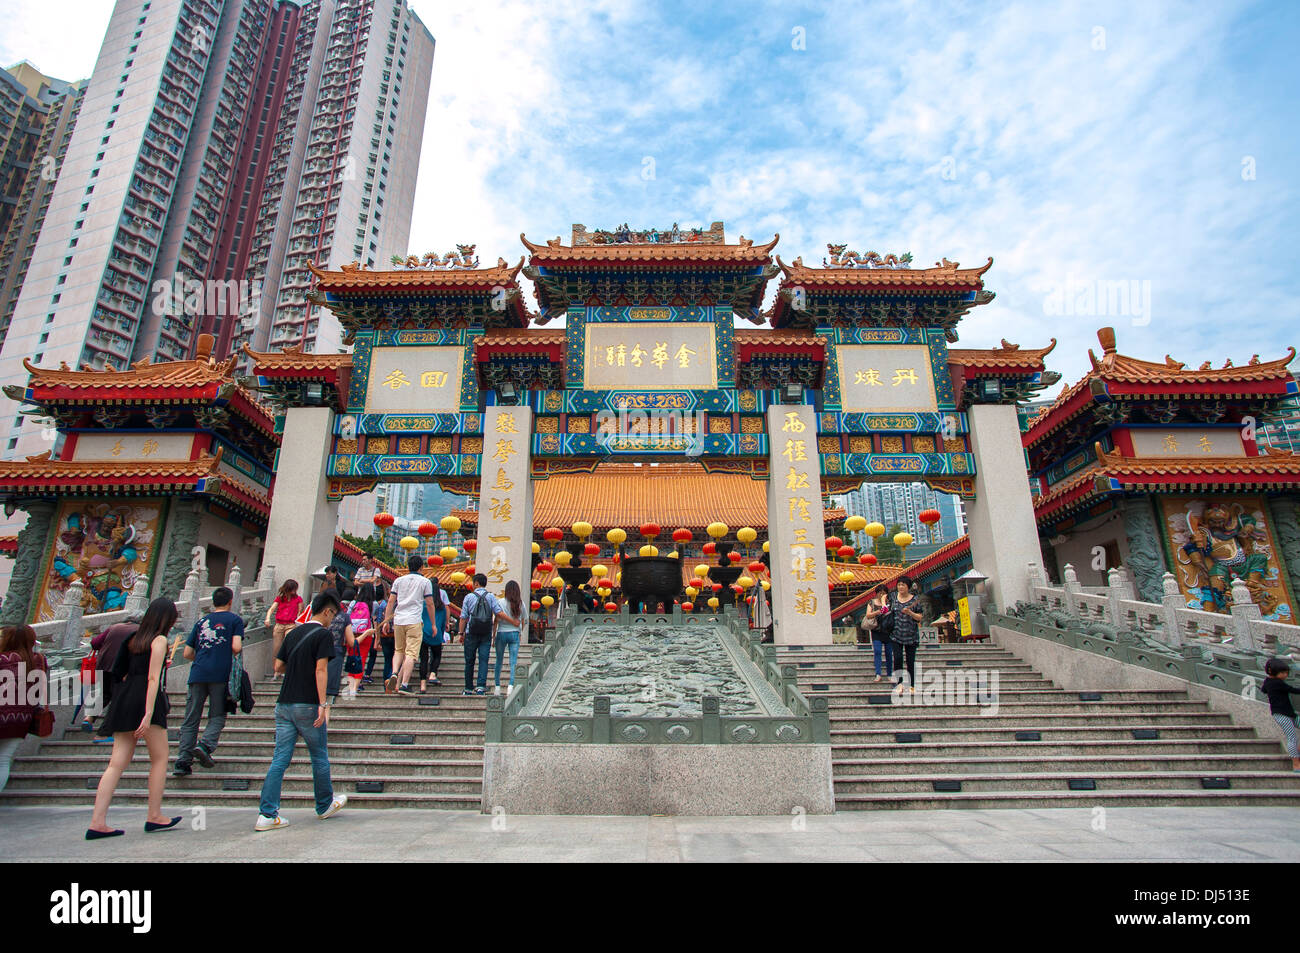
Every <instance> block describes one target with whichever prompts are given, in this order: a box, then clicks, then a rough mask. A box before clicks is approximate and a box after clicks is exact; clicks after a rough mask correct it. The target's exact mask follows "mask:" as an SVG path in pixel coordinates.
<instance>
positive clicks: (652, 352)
mask: <svg viewBox="0 0 1300 953" xmlns="http://www.w3.org/2000/svg"><path fill="white" fill-rule="evenodd" d="M715 333H716V328H715V326H714V325H712V324H699V323H682V322H672V323H668V322H637V323H630V322H620V323H614V324H595V323H592V322H588V323H587V326H586V338H585V340H584V342H583V343H584V352H583V353H584V358H583V379H584V386H585V387H586V388H587V389H588V390H617V389H621V388H627V387H635V388H636V389H637V390H714V389H716V388H717V386H718V360H717V353H716V349H715V347H714V335H715Z"/></svg>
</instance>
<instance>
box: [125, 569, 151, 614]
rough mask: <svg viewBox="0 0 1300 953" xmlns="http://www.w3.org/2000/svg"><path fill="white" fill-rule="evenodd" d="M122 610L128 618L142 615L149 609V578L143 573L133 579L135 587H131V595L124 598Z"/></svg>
mask: <svg viewBox="0 0 1300 953" xmlns="http://www.w3.org/2000/svg"><path fill="white" fill-rule="evenodd" d="M122 608H123V609H125V610H126V614H127V615H128V616H133V615H144V611H145V610H146V609H148V608H149V577H148V576H146V575H145V574H144V573H141V574H140V575H138V576H136V577H135V585H134V586H132V587H131V594H130V595H129V596H127V597H126V602H125V603H124V604H123V606H122Z"/></svg>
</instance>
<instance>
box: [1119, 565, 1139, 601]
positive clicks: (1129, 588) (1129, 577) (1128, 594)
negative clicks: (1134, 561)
mask: <svg viewBox="0 0 1300 953" xmlns="http://www.w3.org/2000/svg"><path fill="white" fill-rule="evenodd" d="M1119 580H1120V589H1121V590H1122V591H1123V593H1124V596H1123V597H1124V598H1125V599H1132V600H1133V601H1137V598H1138V594H1137V586H1136V584H1135V583H1134V581H1133V574H1132V573H1131V572H1129V569H1128V567H1127V566H1120V567H1119Z"/></svg>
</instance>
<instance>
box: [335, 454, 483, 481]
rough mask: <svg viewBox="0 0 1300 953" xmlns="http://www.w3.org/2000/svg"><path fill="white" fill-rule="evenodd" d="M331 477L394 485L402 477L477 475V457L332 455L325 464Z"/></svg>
mask: <svg viewBox="0 0 1300 953" xmlns="http://www.w3.org/2000/svg"><path fill="white" fill-rule="evenodd" d="M326 466H327V470H326V472H327V473H328V475H329V476H331V477H352V478H355V477H383V478H385V479H386V480H390V481H393V482H401V481H402V479H403V478H423V477H430V476H476V475H477V474H478V454H468V453H466V454H441V453H440V454H431V455H423V456H398V455H396V454H370V453H357V454H344V453H332V454H330V456H329V460H328V462H327V464H326Z"/></svg>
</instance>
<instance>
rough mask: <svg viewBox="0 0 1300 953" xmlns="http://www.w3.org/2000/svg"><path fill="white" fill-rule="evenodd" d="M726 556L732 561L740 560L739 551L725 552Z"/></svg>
mask: <svg viewBox="0 0 1300 953" xmlns="http://www.w3.org/2000/svg"><path fill="white" fill-rule="evenodd" d="M727 558H728V559H730V560H731V561H732V562H733V563H738V562H740V553H735V552H732V553H727Z"/></svg>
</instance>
